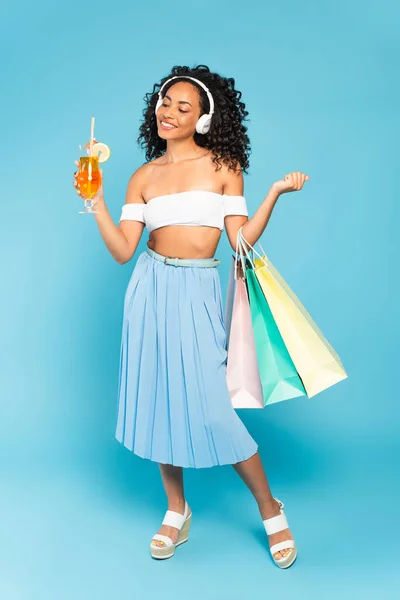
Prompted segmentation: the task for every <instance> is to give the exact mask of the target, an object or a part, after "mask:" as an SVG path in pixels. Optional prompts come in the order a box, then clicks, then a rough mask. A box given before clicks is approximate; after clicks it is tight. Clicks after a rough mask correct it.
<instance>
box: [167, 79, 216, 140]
mask: <svg viewBox="0 0 400 600" xmlns="http://www.w3.org/2000/svg"><path fill="white" fill-rule="evenodd" d="M181 77H184V78H185V79H192V80H193V81H196V82H197V83H198V84H199V85H200V86H201V87H202V88H203V90H204V91H205V92H206V94H207V96H208V100H209V102H210V112H209V113H208V114H204V115H201V117H200V118H199V120H198V121H197V123H196V131H197V133H207V132H208V131H209V129H210V126H211V118H212V116H213V114H214V99H213V97H212V95H211V92H210V90H209V89H208V87H207V86H206V85H204V83H203V82H202V81H199V80H198V79H195V78H194V77H189V75H175V77H171V78H170V79H167V81H165V82H164V83H163V84H162V86H161V88H160V90H159V92H158V100H157V104H156V108H155V112H156V113H157V111H158V109H159V108H160V106H161V105H162V103H163V98H162V96H161V92H162V90H163V88H164V86H166V85H167V83H168V82H169V81H172V80H173V79H180V78H181Z"/></svg>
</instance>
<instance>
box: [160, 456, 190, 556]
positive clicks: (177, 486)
mask: <svg viewBox="0 0 400 600" xmlns="http://www.w3.org/2000/svg"><path fill="white" fill-rule="evenodd" d="M158 466H159V467H160V472H161V478H162V481H163V484H164V489H165V493H166V495H167V499H168V510H174V511H175V512H178V513H180V514H182V515H183V513H184V512H185V494H184V491H183V469H182V467H174V466H173V465H164V464H161V463H159V465H158ZM188 514H190V507H189V513H188ZM158 533H161V534H162V535H167V536H168V537H170V538H171V540H172V541H173V542H174V543H175V542H176V540H177V539H178V533H179V529H177V528H176V527H170V526H169V525H161V527H160V529H159V530H158ZM153 544H157V546H165V544H164V542H162V541H161V540H153Z"/></svg>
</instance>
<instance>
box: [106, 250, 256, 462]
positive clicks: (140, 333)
mask: <svg viewBox="0 0 400 600" xmlns="http://www.w3.org/2000/svg"><path fill="white" fill-rule="evenodd" d="M154 256H155V254H154V253H153V256H152V255H150V254H149V253H148V252H147V251H145V252H143V253H142V254H141V255H140V256H139V257H138V259H137V262H136V265H135V268H134V270H133V272H132V276H131V278H130V281H129V283H128V287H127V290H126V294H125V300H124V314H123V324H122V339H121V354H120V367H119V383H118V411H117V413H118V414H117V427H116V438H117V440H118V441H119V442H121V443H122V444H123V445H124V446H125V447H126V448H128V449H129V450H131V451H133V452H134V454H136V455H138V456H140V457H142V458H147V459H150V460H152V461H156V462H158V463H163V464H170V465H175V466H180V467H194V468H200V467H212V466H215V465H225V464H234V463H236V462H239V461H242V460H246V459H248V458H249V457H250V456H252V455H253V454H255V453H256V452H257V444H256V442H255V441H254V439H253V438H252V437H251V436H250V434H249V432H248V431H247V429H246V427H245V426H244V424H243V422H242V421H241V420H240V418H239V416H238V415H237V413H236V412H235V410H234V408H233V407H232V404H231V400H230V396H229V391H228V388H227V383H226V362H227V348H226V330H225V325H224V320H223V306H222V298H221V295H222V294H221V286H220V279H219V273H218V269H217V268H216V267H211V266H210V267H202V268H198V266H193V267H187V266H174V265H171V264H165V263H164V262H162V261H161V260H159V259H158V258H154ZM157 256H158V257H160V255H157ZM197 260H199V259H197ZM194 263H196V260H194Z"/></svg>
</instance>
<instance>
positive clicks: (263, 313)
mask: <svg viewBox="0 0 400 600" xmlns="http://www.w3.org/2000/svg"><path fill="white" fill-rule="evenodd" d="M246 283H247V289H248V293H249V301H250V313H251V319H252V325H253V333H254V340H255V345H256V352H257V362H258V369H259V372H260V379H261V385H262V389H263V396H264V405H267V404H272V403H274V402H281V401H282V400H289V399H290V398H297V397H299V396H305V395H306V391H305V389H304V386H303V384H302V382H301V379H300V377H299V375H298V373H297V371H296V367H295V366H294V364H293V361H292V359H291V358H290V355H289V352H288V350H287V348H286V346H285V343H284V341H283V339H282V336H281V334H280V332H279V329H278V326H277V324H276V323H275V320H274V317H273V315H272V312H271V310H270V308H269V306H268V302H267V300H266V298H265V296H264V294H263V291H262V289H261V286H260V284H259V282H258V279H257V277H256V275H255V273H254V270H253V269H252V268H247V269H246Z"/></svg>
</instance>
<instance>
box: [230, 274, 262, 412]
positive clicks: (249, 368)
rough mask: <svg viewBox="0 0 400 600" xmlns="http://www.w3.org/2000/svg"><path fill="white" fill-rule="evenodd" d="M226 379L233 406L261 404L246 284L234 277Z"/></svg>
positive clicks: (255, 405)
mask: <svg viewBox="0 0 400 600" xmlns="http://www.w3.org/2000/svg"><path fill="white" fill-rule="evenodd" d="M226 381H227V385H228V390H229V394H230V398H231V402H232V406H233V407H234V408H263V407H264V400H263V391H262V387H261V381H260V373H259V371H258V364H257V356H256V348H255V343H254V335H253V329H252V322H251V314H250V306H249V299H248V296H247V290H246V284H245V282H244V280H243V279H238V280H237V281H236V286H235V294H234V301H233V309H232V315H231V327H230V338H229V345H228V360H227V366H226Z"/></svg>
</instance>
